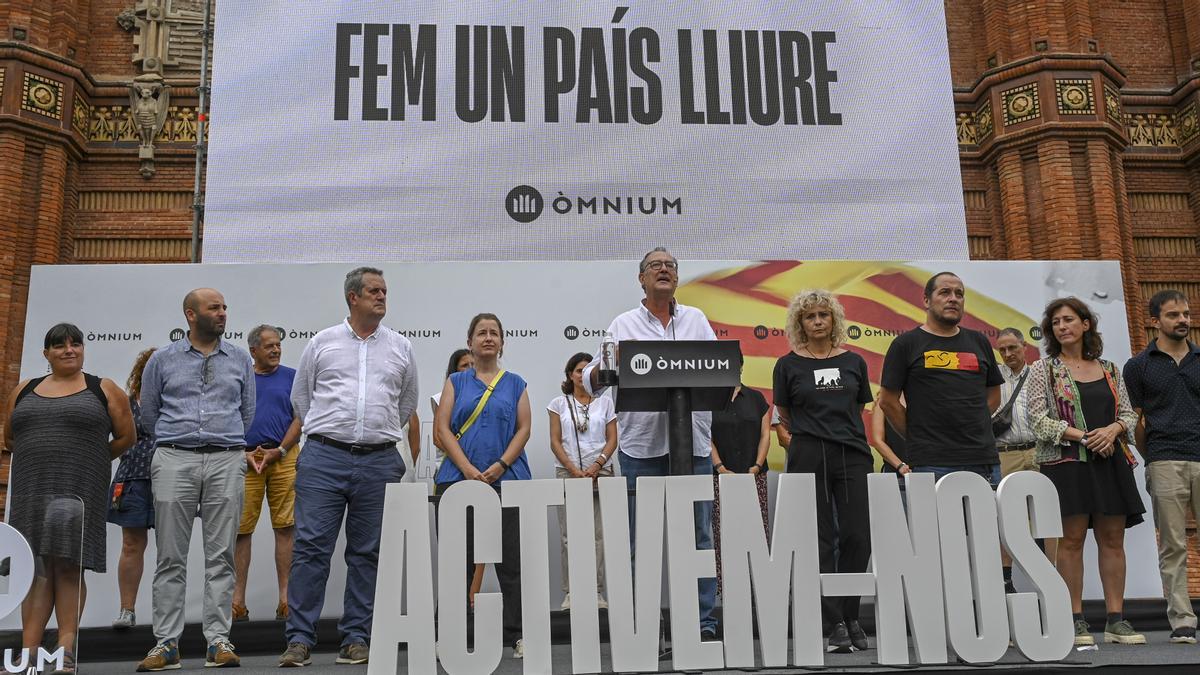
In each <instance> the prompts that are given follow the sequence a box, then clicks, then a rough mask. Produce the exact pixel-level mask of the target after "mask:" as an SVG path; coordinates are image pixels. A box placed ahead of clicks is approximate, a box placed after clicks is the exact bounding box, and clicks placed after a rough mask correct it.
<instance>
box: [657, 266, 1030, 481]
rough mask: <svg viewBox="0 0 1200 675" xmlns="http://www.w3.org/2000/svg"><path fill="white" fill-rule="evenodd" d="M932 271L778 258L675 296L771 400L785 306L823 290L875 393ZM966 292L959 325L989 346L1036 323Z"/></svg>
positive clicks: (776, 452)
mask: <svg viewBox="0 0 1200 675" xmlns="http://www.w3.org/2000/svg"><path fill="white" fill-rule="evenodd" d="M934 271H937V270H933V271H930V270H924V269H921V268H919V267H916V266H914V265H909V264H906V263H899V262H878V261H838V260H820V261H813V262H798V261H793V260H786V261H783V260H781V261H773V262H764V263H759V264H754V265H747V266H744V267H736V268H730V269H726V270H721V271H719V272H714V273H712V274H708V275H705V276H703V277H699V278H697V279H693V280H691V281H689V282H687V283H686V284H683V285H681V286H680V287H679V290H678V291H677V292H676V297H677V298H678V299H679V301H680V302H682V303H684V304H688V305H693V306H695V307H699V308H700V309H702V310H703V311H704V313H705V314H706V315H707V316H708V319H709V321H710V322H711V323H712V326H713V329H714V330H715V331H716V332H717V335H718V336H719V337H721V338H722V339H735V340H740V341H741V343H742V354H744V355H745V357H746V362H745V365H744V367H743V370H742V382H743V383H745V384H746V385H747V386H750V387H754V388H755V389H758V390H759V391H761V392H762V393H763V394H764V395H765V396H766V397H767V400H768V401H771V400H773V398H774V397H773V396H772V391H771V375H772V372H773V371H774V368H775V361H776V360H777V359H778V358H779V357H780V356H783V355H784V354H786V353H788V351H789V350H790V349H791V346H790V345H789V344H788V340H787V332H786V323H787V307H788V303H790V302H791V300H792V297H794V296H795V295H796V293H798V292H800V291H801V290H803V289H807V288H823V289H825V290H828V291H830V292H832V293H833V294H834V295H836V296H837V297H838V301H839V302H841V304H842V307H843V308H844V309H845V310H846V333H847V335H846V341H845V342H844V343H843V344H842V347H844V348H845V349H848V350H850V351H852V352H855V353H857V354H859V355H861V356H862V357H863V359H865V360H866V362H867V372H868V375H869V376H870V378H871V388H872V390H873V392H874V393H875V394H876V395H878V389H879V378H880V376H881V374H882V373H883V357H884V355H885V354H887V349H888V347H889V346H890V345H891V343H892V339H893V338H894V337H896V336H897V335H900V334H901V333H903V332H905V331H908V330H911V329H913V328H915V327H916V326H918V325H920V324H921V323H922V322H924V321H925V302H924V287H925V281H926V279H928V278H929V277H930V275H931V274H933V272H934ZM967 293H968V296H967V304H966V310H967V313H966V314H965V315H964V316H963V319H962V322H961V323H960V325H961V326H963V327H964V328H971V329H974V330H977V331H981V332H982V333H983V334H984V335H986V336H987V337H988V338H989V339H990V340H993V341H994V340H995V337H996V333H997V332H998V331H999V330H1000V329H1001V328H1004V327H1006V326H1014V327H1018V328H1021V329H1022V330H1023V331H1025V330H1027V329H1028V328H1029V327H1030V326H1034V325H1036V322H1035V321H1034V320H1033V319H1031V318H1030V317H1028V316H1027V315H1025V314H1024V313H1022V312H1020V311H1018V310H1016V309H1014V308H1012V307H1010V306H1008V305H1006V304H1004V303H1001V302H998V301H996V300H993V299H991V298H990V297H988V296H987V295H986V294H985V293H983V292H981V291H980V290H979V289H975V288H968V289H967ZM1030 342H1031V343H1035V341H1032V340H1031V341H1030ZM1027 350H1028V351H1027V353H1026V359H1027V360H1029V361H1032V360H1034V359H1037V358H1038V356H1039V355H1038V350H1037V347H1036V346H1035V345H1034V344H1030V345H1029V347H1028V348H1027ZM972 356H973V355H972ZM960 363H961V361H960ZM978 366H979V364H978V363H976V364H975V367H976V368H978ZM867 428H868V429H870V425H869V424H868V425H867ZM770 460H771V464H772V465H773V466H776V467H781V466H783V463H784V452H783V450H782V449H781V448H779V447H778V446H777V445H776V446H775V447H774V448H773V449H772V451H771V455H770Z"/></svg>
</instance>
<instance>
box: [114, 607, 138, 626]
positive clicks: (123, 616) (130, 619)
mask: <svg viewBox="0 0 1200 675" xmlns="http://www.w3.org/2000/svg"><path fill="white" fill-rule="evenodd" d="M136 625H137V616H136V615H135V614H134V613H133V610H132V609H124V608H122V609H121V611H120V612H119V613H118V614H117V618H115V619H113V622H112V627H113V630H129V629H130V628H133V627H134V626H136Z"/></svg>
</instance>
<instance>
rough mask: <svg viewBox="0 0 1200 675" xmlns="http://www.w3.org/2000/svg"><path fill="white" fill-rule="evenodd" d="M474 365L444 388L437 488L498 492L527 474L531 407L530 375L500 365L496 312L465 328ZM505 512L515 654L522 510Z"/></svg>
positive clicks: (499, 573)
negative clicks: (473, 483) (474, 486)
mask: <svg viewBox="0 0 1200 675" xmlns="http://www.w3.org/2000/svg"><path fill="white" fill-rule="evenodd" d="M467 348H468V349H470V350H471V355H472V356H473V357H474V359H475V365H474V367H472V368H469V369H467V370H464V371H462V372H458V373H453V374H452V375H450V377H449V378H447V380H446V384H445V385H444V386H443V387H442V399H441V401H440V402H439V403H438V410H437V415H436V416H435V418H434V434H435V435H436V437H437V439H438V445H439V446H441V448H442V449H443V450H445V452H446V459H447V460H449V461H443V462H442V466H441V468H439V469H438V473H437V478H436V479H435V482H436V483H437V487H438V494H441V493H442V492H444V491H445V490H446V489H448V488H449V487H450V486H452V485H454V484H455V483H457V482H459V481H463V480H478V481H483V482H484V483H487V484H488V485H491V486H492V487H493V488H494V489H495V490H496V491H497V492H499V490H500V484H501V483H503V482H504V481H506V480H529V478H530V477H531V476H530V472H529V462H528V461H527V460H526V458H525V443H526V442H528V441H529V430H530V419H531V417H530V408H529V395H528V394H527V393H526V391H525V380H523V379H521V376H520V375H517V374H516V373H510V372H507V371H505V370H504V369H503V368H501V367H500V356H501V355H502V354H503V353H504V326H503V325H501V323H500V319H499V317H497V316H496V315H495V314H477V315H476V316H475V317H474V318H473V319H471V324H470V328H469V329H468V330H467ZM501 513H502V515H501V534H500V539H501V545H502V556H503V561H502V562H499V563H496V577H497V579H499V581H500V593H501V595H502V596H503V598H504V641H505V642H506V643H507V644H511V645H513V658H518V659H519V658H522V657H523V656H524V645H523V644H522V642H521V545H520V541H521V540H520V535H519V530H518V524H517V510H516V509H515V508H507V509H503V510H502V512H501ZM466 537H467V572H466V574H467V579H468V580H470V579H471V577H472V576H473V573H474V570H475V565H474V563H473V559H474V556H473V554H472V541H473V539H474V537H473V533H472V529H471V523H470V520H469V519H468V522H467V532H466Z"/></svg>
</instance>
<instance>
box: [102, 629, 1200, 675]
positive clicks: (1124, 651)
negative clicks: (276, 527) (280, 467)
mask: <svg viewBox="0 0 1200 675" xmlns="http://www.w3.org/2000/svg"><path fill="white" fill-rule="evenodd" d="M1168 635H1169V633H1167V632H1165V631H1155V632H1147V633H1146V638H1147V640H1148V641H1149V644H1147V645H1145V646H1125V645H1103V644H1102V645H1100V646H1099V649H1098V650H1096V651H1082V652H1080V651H1076V652H1072V653H1071V655H1070V656H1069V657H1067V660H1066V661H1063V662H1060V663H1053V664H1048V663H1030V662H1028V661H1026V660H1025V659H1024V658H1023V657H1022V656H1021V655H1020V654H1019V653H1018V652H1017V651H1016V650H1015V649H1014V650H1009V653H1008V655H1007V656H1005V658H1004V659H1003V660H1002V661H1000V662H999V663H997V664H996V665H993V666H989V667H987V672H988V673H1007V672H1014V673H1015V672H1020V673H1035V672H1036V673H1044V672H1065V671H1068V670H1071V671H1078V670H1088V671H1092V670H1096V669H1101V670H1104V671H1106V672H1129V671H1131V670H1134V669H1137V670H1139V671H1143V670H1149V669H1155V668H1157V669H1161V670H1163V672H1168V671H1169V672H1174V673H1195V672H1200V645H1176V644H1171V643H1170V642H1168V640H1167V637H1168ZM601 653H602V655H603V661H604V663H603V672H606V673H607V672H612V671H611V667H610V665H609V661H608V646H607V645H603V646H602V647H601ZM80 656H81V657H82V658H83V661H82V662H81V663H80V668H79V670H80V675H117V674H118V673H119V674H121V675H125V674H127V673H130V672H133V667H134V665H135V662H134V661H129V660H123V661H108V662H104V663H95V662H91V661H88V660H87V657H86V655H84V654H81V655H80ZM511 656H512V651H511V650H509V649H506V650H505V654H504V658H503V659H502V660H501V662H500V667H499V668H498V669H497V670H496V672H497V673H503V674H506V675H519V674H520V673H521V672H522V668H521V666H522V662H521V661H518V660H515V659H513V658H511ZM335 657H336V653H334V652H332V651H331V652H318V653H315V654H313V659H312V666H310V667H308V668H305V669H304V670H303V671H301V672H302V673H303V674H304V675H320V674H322V673H329V674H330V675H336V674H338V673H340V674H341V675H352V673H355V672H359V673H365V672H366V666H335V665H334V663H333V660H334V658H335ZM553 658H554V672H555V673H570V672H571V649H570V647H569V646H568V645H554V647H553ZM874 659H875V650H874V649H870V650H867V651H865V652H859V653H857V654H828V655H826V659H825V667H824V668H822V669H805V668H782V669H776V668H772V669H763V670H759V671H756V672H760V673H805V672H814V671H817V670H820V671H821V672H847V673H870V672H892V673H895V672H898V671H899V672H902V671H904V670H906V669H908V668H906V667H894V666H880V665H878V664H876V663H874ZM277 664H278V656H276V655H255V656H247V657H245V658H243V659H242V667H241V669H240V670H239V671H236V672H238V673H239V675H249V674H250V673H262V674H263V675H265V674H266V673H278V672H280V671H279V670H278V668H277ZM203 665H204V659H203V654H202V653H200V652H193V653H190V654H188V653H185V654H184V661H183V667H184V669H185V670H195V669H201V668H202V667H203ZM662 666H663V670H662V671H661V672H676V671H672V670H671V669H670V668H671V666H670V662H669V661H664V662H663V664H662ZM978 669H979V667H978V666H966V665H961V664H948V665H940V666H923V667H921V668H920V670H922V671H939V670H943V671H944V670H978ZM210 672H211V671H210ZM399 672H401V673H407V672H408V671H407V670H406V669H405V665H404V661H403V654H402V655H401V667H400V669H399ZM439 672H445V671H441V670H440V669H439ZM711 672H721V673H740V672H746V671H743V670H721V671H711Z"/></svg>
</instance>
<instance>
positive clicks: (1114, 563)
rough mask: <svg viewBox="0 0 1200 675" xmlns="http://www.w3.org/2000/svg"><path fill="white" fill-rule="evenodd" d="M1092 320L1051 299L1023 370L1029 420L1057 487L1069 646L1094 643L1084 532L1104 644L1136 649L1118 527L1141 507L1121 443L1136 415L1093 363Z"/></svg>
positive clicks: (1079, 308) (1135, 519) (1112, 375)
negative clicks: (1096, 576) (1094, 563)
mask: <svg viewBox="0 0 1200 675" xmlns="http://www.w3.org/2000/svg"><path fill="white" fill-rule="evenodd" d="M1096 324H1097V319H1096V316H1095V315H1094V314H1093V313H1092V311H1091V309H1089V308H1088V306H1087V305H1086V304H1084V302H1083V301H1081V300H1079V299H1078V298H1059V299H1057V300H1054V301H1052V302H1051V303H1050V304H1049V305H1047V306H1046V310H1045V312H1044V313H1043V315H1042V334H1043V335H1044V336H1045V338H1044V340H1045V344H1046V358H1044V359H1042V360H1040V361H1038V362H1037V363H1034V364H1033V366H1031V368H1032V370H1031V371H1030V377H1029V384H1028V386H1029V416H1030V418H1029V421H1030V423H1031V424H1032V426H1033V428H1034V433H1035V434H1036V435H1037V442H1038V447H1037V460H1038V463H1039V464H1040V465H1041V471H1042V473H1043V474H1045V475H1046V476H1047V477H1049V478H1050V480H1051V481H1053V483H1054V486H1055V487H1056V488H1057V489H1058V498H1059V505H1060V508H1061V510H1062V524H1063V537H1062V540H1061V541H1060V543H1059V546H1058V560H1057V565H1058V571H1059V574H1061V575H1062V577H1063V580H1064V581H1066V583H1067V590H1069V591H1070V594H1071V611H1072V612H1073V613H1074V615H1075V644H1077V645H1090V644H1094V642H1095V641H1094V639H1093V638H1092V636H1091V634H1090V631H1089V627H1088V623H1087V621H1086V620H1085V619H1084V618H1083V614H1082V611H1081V597H1082V593H1083V542H1084V539H1085V538H1086V536H1087V531H1088V529H1089V528H1091V529H1092V531H1093V533H1094V536H1095V538H1096V545H1097V548H1098V553H1099V555H1098V562H1099V567H1100V581H1101V584H1102V585H1103V587H1104V604H1105V607H1106V608H1107V611H1108V616H1107V620H1106V622H1105V626H1104V641H1105V642H1116V643H1120V644H1145V642H1146V638H1145V637H1144V636H1142V635H1141V634H1139V633H1137V632H1136V631H1134V629H1133V627H1132V626H1131V625H1130V624H1129V622H1128V621H1126V620H1125V618H1124V617H1123V616H1122V608H1123V606H1124V593H1125V528H1127V527H1132V526H1134V525H1136V524H1138V523H1140V522H1142V514H1144V513H1145V512H1146V507H1145V506H1144V505H1143V504H1142V498H1141V496H1140V495H1139V493H1138V489H1137V483H1136V482H1135V481H1134V477H1133V467H1134V466H1135V465H1136V463H1137V462H1136V461H1135V460H1134V457H1133V453H1132V451H1131V450H1130V446H1129V441H1131V440H1132V439H1133V434H1132V432H1133V429H1134V426H1135V425H1136V424H1137V414H1136V413H1135V412H1134V411H1133V408H1132V407H1131V406H1130V403H1129V395H1128V394H1127V393H1126V391H1125V382H1124V381H1123V380H1122V379H1121V371H1120V369H1119V368H1117V367H1116V366H1115V365H1114V364H1113V363H1112V362H1110V361H1106V360H1104V359H1101V358H1100V354H1101V352H1102V351H1103V349H1104V342H1103V341H1102V340H1101V338H1100V333H1099V332H1098V331H1097V330H1096Z"/></svg>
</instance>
